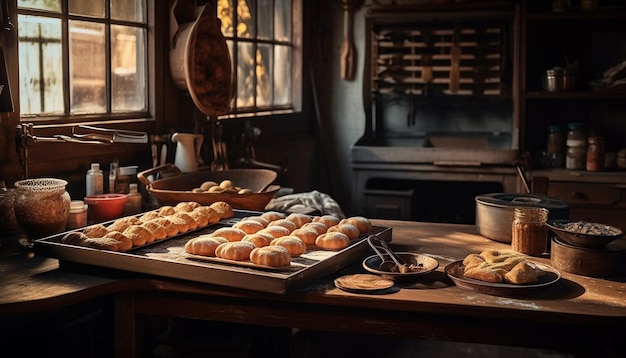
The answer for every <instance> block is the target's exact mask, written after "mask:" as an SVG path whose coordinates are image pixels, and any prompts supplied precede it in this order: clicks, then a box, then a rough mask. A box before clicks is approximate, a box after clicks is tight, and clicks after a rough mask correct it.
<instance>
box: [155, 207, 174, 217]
mask: <svg viewBox="0 0 626 358" xmlns="http://www.w3.org/2000/svg"><path fill="white" fill-rule="evenodd" d="M158 212H159V214H161V216H168V215H172V214H174V213H176V209H174V207H173V206H170V205H164V206H162V207H160V208H159V209H158Z"/></svg>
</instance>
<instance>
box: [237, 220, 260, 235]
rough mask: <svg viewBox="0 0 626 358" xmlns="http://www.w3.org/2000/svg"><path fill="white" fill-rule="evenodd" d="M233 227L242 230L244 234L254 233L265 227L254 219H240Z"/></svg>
mask: <svg viewBox="0 0 626 358" xmlns="http://www.w3.org/2000/svg"><path fill="white" fill-rule="evenodd" d="M233 227H234V228H237V229H240V230H242V231H244V232H245V233H246V234H254V233H255V232H258V231H259V230H262V229H264V228H265V227H264V226H263V224H261V223H260V222H258V221H255V220H241V221H238V222H236V223H234V224H233Z"/></svg>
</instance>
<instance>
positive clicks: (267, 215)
mask: <svg viewBox="0 0 626 358" xmlns="http://www.w3.org/2000/svg"><path fill="white" fill-rule="evenodd" d="M261 217H262V218H263V219H265V220H267V221H269V222H272V221H276V220H279V219H284V218H285V217H286V215H285V214H283V213H281V212H278V211H267V212H264V213H263V214H261Z"/></svg>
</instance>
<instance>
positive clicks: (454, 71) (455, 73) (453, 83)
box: [450, 25, 461, 93]
mask: <svg viewBox="0 0 626 358" xmlns="http://www.w3.org/2000/svg"><path fill="white" fill-rule="evenodd" d="M460 63H461V45H460V41H459V29H458V27H457V26H456V25H455V26H454V34H453V40H452V47H451V48H450V93H457V92H458V91H459V81H460V77H461V70H460V67H459V65H460Z"/></svg>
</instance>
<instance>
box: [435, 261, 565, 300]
mask: <svg viewBox="0 0 626 358" xmlns="http://www.w3.org/2000/svg"><path fill="white" fill-rule="evenodd" d="M533 263H534V264H536V265H537V267H539V268H540V269H542V270H544V271H545V272H546V274H545V275H544V276H542V277H540V278H539V281H537V282H534V283H529V284H524V285H516V284H512V283H505V282H487V281H481V280H476V279H473V278H469V277H465V276H464V275H463V271H464V270H465V266H464V265H463V260H458V261H454V262H451V263H449V264H448V265H446V267H445V268H444V271H445V273H446V274H447V275H448V276H449V277H450V279H452V281H453V282H454V284H455V285H457V286H458V287H460V288H463V289H466V290H470V291H476V292H481V293H487V294H491V295H505V296H508V295H524V294H531V293H535V292H538V291H540V290H543V289H545V288H546V287H548V286H551V285H553V284H555V283H556V282H557V281H558V280H559V279H561V273H560V272H559V271H557V270H556V269H555V268H554V267H552V266H548V265H544V264H541V263H538V262H534V261H533Z"/></svg>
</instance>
